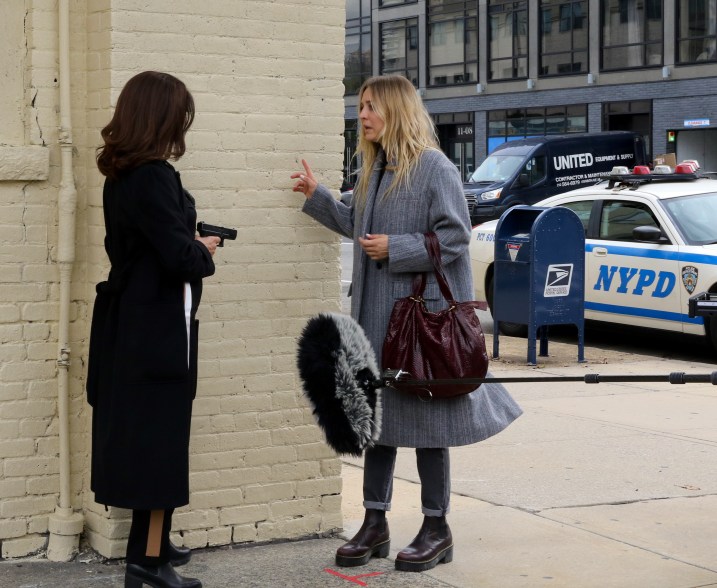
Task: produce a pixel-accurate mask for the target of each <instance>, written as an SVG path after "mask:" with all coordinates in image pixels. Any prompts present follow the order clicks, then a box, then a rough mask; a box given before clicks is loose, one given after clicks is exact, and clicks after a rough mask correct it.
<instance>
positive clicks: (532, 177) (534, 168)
mask: <svg viewBox="0 0 717 588" xmlns="http://www.w3.org/2000/svg"><path fill="white" fill-rule="evenodd" d="M545 162H546V158H545V155H537V156H536V157H531V158H530V159H529V160H528V161H527V162H526V163H525V165H524V166H523V169H522V170H521V171H520V173H521V174H525V175H526V176H527V180H528V183H527V184H524V185H525V186H534V185H535V184H537V183H538V182H540V181H541V180H544V179H545V168H546V165H545Z"/></svg>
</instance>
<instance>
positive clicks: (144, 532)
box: [87, 71, 219, 588]
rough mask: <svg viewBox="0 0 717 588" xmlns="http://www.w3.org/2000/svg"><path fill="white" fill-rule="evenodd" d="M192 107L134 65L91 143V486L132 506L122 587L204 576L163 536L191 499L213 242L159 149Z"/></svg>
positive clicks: (177, 139) (164, 80)
mask: <svg viewBox="0 0 717 588" xmlns="http://www.w3.org/2000/svg"><path fill="white" fill-rule="evenodd" d="M193 119H194V101H193V99H192V96H191V94H190V93H189V92H188V91H187V88H186V86H185V85H184V84H183V83H182V82H181V81H180V80H178V79H177V78H175V77H173V76H171V75H169V74H165V73H159V72H151V71H148V72H143V73H140V74H138V75H136V76H134V77H133V78H132V79H130V80H129V81H128V82H127V84H126V85H125V87H124V89H123V90H122V92H121V93H120V96H119V98H118V100H117V107H116V109H115V114H114V116H113V118H112V120H111V122H110V123H109V124H108V125H107V126H106V127H105V128H104V129H103V130H102V138H103V139H104V145H103V146H102V147H100V149H99V150H98V157H97V165H98V167H99V170H100V172H102V174H103V175H104V176H106V179H105V185H104V192H103V207H104V218H105V228H106V236H105V249H106V251H107V255H108V256H109V259H110V263H111V269H110V273H109V277H108V279H107V281H105V282H101V283H100V284H98V285H97V298H96V300H95V306H94V310H93V317H92V331H91V335H90V354H89V367H88V377H87V393H88V401H89V403H90V405H91V406H92V408H93V413H92V490H93V491H94V493H95V500H96V501H97V502H98V503H100V504H105V505H111V506H117V507H121V508H127V509H132V527H131V529H130V534H129V539H128V542H127V570H126V575H125V587H126V588H135V587H136V588H140V587H141V586H142V583H146V584H149V585H150V586H154V587H160V588H165V587H168V588H174V587H179V586H182V587H184V588H200V587H201V585H202V584H201V582H200V581H199V580H195V579H193V578H183V577H182V576H179V575H178V574H177V573H176V572H175V571H174V568H173V565H172V564H174V565H175V566H176V565H181V564H183V563H186V562H187V561H189V557H190V552H189V550H188V549H181V548H178V547H175V546H174V545H172V544H171V543H170V541H169V531H170V529H171V526H172V513H173V512H174V509H175V508H177V507H180V506H183V505H185V504H187V503H188V502H189V428H190V420H191V414H192V401H193V399H194V396H195V393H196V387H197V341H198V322H197V321H196V319H195V314H196V312H197V307H198V306H199V301H200V299H201V295H202V278H204V277H206V276H211V275H212V274H213V273H214V262H213V260H212V256H213V255H214V252H215V251H216V247H217V244H218V243H219V238H218V237H197V236H195V226H196V221H197V213H196V210H195V207H194V199H193V198H192V196H191V195H190V194H189V193H188V192H187V191H185V190H184V189H183V188H182V183H181V181H180V178H179V173H178V172H176V171H175V170H174V168H173V167H172V166H171V164H170V163H169V162H168V161H167V160H168V159H170V158H171V159H175V160H176V159H179V158H180V157H181V156H182V155H183V154H184V152H185V142H184V137H185V134H186V132H187V131H188V129H189V127H190V126H191V124H192V121H193Z"/></svg>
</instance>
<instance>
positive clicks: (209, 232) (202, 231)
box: [197, 221, 237, 247]
mask: <svg viewBox="0 0 717 588" xmlns="http://www.w3.org/2000/svg"><path fill="white" fill-rule="evenodd" d="M197 231H198V232H199V236H200V237H219V239H220V240H219V245H218V247H224V239H230V240H232V241H233V240H234V239H236V238H237V230H236V229H227V228H226V227H217V226H215V225H208V224H207V223H205V222H204V221H201V222H198V223H197Z"/></svg>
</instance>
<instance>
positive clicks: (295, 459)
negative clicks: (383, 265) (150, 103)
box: [0, 0, 345, 557]
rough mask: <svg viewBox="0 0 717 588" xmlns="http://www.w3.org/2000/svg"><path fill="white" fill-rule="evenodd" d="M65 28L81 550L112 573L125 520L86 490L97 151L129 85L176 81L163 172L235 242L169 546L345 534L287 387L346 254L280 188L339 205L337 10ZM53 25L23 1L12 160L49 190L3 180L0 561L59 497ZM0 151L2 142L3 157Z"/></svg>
mask: <svg viewBox="0 0 717 588" xmlns="http://www.w3.org/2000/svg"><path fill="white" fill-rule="evenodd" d="M3 5H4V6H3V7H2V8H1V9H0V11H5V10H8V7H7V6H6V5H5V3H3ZM71 9H72V18H71V27H72V39H71V49H72V68H73V75H72V84H73V111H72V117H73V127H74V128H73V139H74V145H75V157H74V166H75V168H74V175H75V181H76V183H77V189H78V209H77V240H76V243H77V260H76V263H75V266H74V273H73V288H72V312H71V320H72V323H71V339H72V341H71V343H72V365H71V370H70V374H71V406H70V415H71V423H70V424H71V431H72V436H71V450H72V501H73V507H74V509H75V510H76V511H78V512H82V513H83V514H84V516H85V531H84V538H85V539H86V540H87V541H88V542H89V544H90V545H91V546H92V547H94V548H95V549H97V550H98V551H99V552H100V553H102V554H103V555H106V556H122V555H123V553H124V539H125V537H126V534H127V531H128V514H129V513H127V512H126V511H123V510H121V509H113V508H111V509H109V510H108V511H106V510H105V509H104V507H103V506H101V505H97V504H95V503H94V502H93V496H92V493H91V492H90V490H89V472H88V463H89V462H88V459H89V423H90V418H91V411H90V409H89V407H88V406H87V405H86V403H85V399H84V378H85V370H86V354H87V336H88V331H89V314H90V313H91V304H92V300H93V295H94V284H95V283H96V282H98V281H100V280H102V279H104V277H105V275H106V272H107V269H108V265H107V259H106V256H105V254H104V250H103V247H102V239H103V237H104V226H103V220H102V209H101V186H102V177H101V176H100V175H99V173H98V172H97V170H96V168H95V166H94V153H95V147H96V146H97V145H98V144H99V142H100V137H99V130H100V129H101V128H102V126H104V124H106V123H107V122H108V121H109V119H110V117H111V114H112V107H113V105H114V103H115V101H116V97H117V95H118V94H119V91H120V89H121V88H122V86H123V84H124V82H125V81H126V80H127V79H128V78H129V77H131V76H132V75H134V74H135V73H137V72H139V71H142V70H145V69H157V70H163V71H168V72H170V73H173V74H174V75H177V76H178V77H180V78H181V79H182V80H184V81H185V82H186V83H187V85H188V87H189V88H190V90H191V91H192V93H193V94H194V97H195V101H196V106H197V116H196V119H195V123H194V126H193V128H192V130H191V131H190V133H189V135H188V152H187V155H186V156H185V157H184V158H183V159H182V160H181V161H180V162H178V163H177V164H176V167H177V168H178V169H179V171H180V172H181V174H182V180H183V183H184V185H185V187H186V188H187V189H188V190H189V191H190V192H192V194H193V195H194V196H195V198H196V200H197V207H198V210H199V216H200V219H201V220H205V221H208V222H210V223H214V224H223V225H227V226H232V227H236V228H237V229H238V231H239V235H238V238H237V240H236V241H234V242H227V244H226V247H225V248H224V249H222V250H220V251H219V253H218V254H217V256H216V262H217V272H216V274H215V276H213V277H211V278H209V279H207V280H206V281H205V291H204V297H203V302H202V307H201V308H200V311H199V317H198V318H199V319H200V322H201V326H200V366H199V369H200V382H199V389H198V394H197V399H196V401H195V405H194V418H193V423H192V440H191V448H190V451H191V458H190V467H191V480H190V488H191V502H190V504H189V505H188V507H185V508H183V509H180V510H179V511H177V513H176V516H175V528H174V540H175V541H177V542H178V543H180V544H184V545H188V546H191V547H203V546H208V545H222V544H228V543H231V542H256V541H271V540H274V539H285V538H294V537H301V536H310V535H315V534H321V533H327V532H331V531H333V530H335V529H337V528H339V527H340V526H341V510H340V491H341V478H340V462H339V461H338V460H337V459H336V457H335V455H334V454H333V453H332V452H331V451H330V450H329V449H328V448H327V447H326V445H325V444H324V443H323V440H322V436H321V433H320V431H319V429H318V428H317V427H316V425H315V423H314V419H313V416H312V414H311V411H310V409H309V408H308V405H307V403H306V401H305V400H304V398H303V396H302V394H301V391H300V383H299V381H298V378H297V375H296V372H295V345H296V337H297V336H298V334H299V332H300V330H301V328H303V326H304V324H305V322H306V320H307V318H308V317H309V316H311V315H312V314H314V313H316V312H318V311H325V310H338V309H339V307H340V304H339V299H340V282H339V277H340V267H339V242H338V239H337V238H336V237H334V236H333V235H332V234H330V233H329V232H328V231H326V230H324V229H321V228H319V227H317V226H316V224H315V223H314V222H313V221H311V220H310V219H308V217H306V216H305V215H302V213H301V212H300V206H301V203H302V200H303V196H301V195H297V194H294V193H293V192H291V190H290V186H291V181H290V180H289V174H290V173H291V172H292V171H294V170H297V169H299V166H300V164H299V161H300V159H301V158H302V157H306V158H307V159H308V160H309V161H310V162H311V163H312V166H313V167H314V170H315V173H316V174H317V176H318V177H320V178H321V179H322V180H323V181H325V182H326V183H327V184H329V185H333V186H339V185H340V180H341V165H342V151H343V138H342V135H341V134H342V132H343V100H342V96H343V85H342V78H343V47H344V20H345V13H344V2H343V0H295V1H293V2H291V1H267V0H256V1H252V0H242V1H241V2H237V1H235V0H202V1H201V2H199V1H196V0H175V1H173V2H171V3H169V2H162V1H160V0H93V1H92V2H88V1H87V0H72V1H71ZM23 10H24V8H23ZM56 11H57V2H56V1H55V0H35V1H34V2H32V3H31V8H30V9H28V12H27V13H26V15H25V16H24V17H23V20H24V22H25V42H26V44H27V52H26V57H25V63H24V64H23V76H24V77H23V80H22V81H21V83H22V85H23V86H22V87H23V91H22V96H23V103H22V104H21V105H20V111H21V112H22V113H23V116H24V117H25V118H24V120H23V129H24V133H25V137H24V140H23V141H22V143H23V145H14V146H13V149H14V151H13V152H17V153H20V151H18V149H24V150H25V151H22V153H23V154H24V157H25V158H26V159H27V158H28V157H37V156H36V155H33V154H34V153H36V151H31V152H28V151H27V149H28V147H33V148H35V149H36V150H37V149H40V153H44V152H47V153H49V164H47V166H46V167H47V177H46V178H42V175H41V174H40V175H39V176H37V177H36V178H33V179H30V180H22V181H10V180H8V179H7V177H9V176H7V177H6V178H3V176H2V170H0V219H2V220H1V221H0V230H1V231H2V232H1V233H0V267H1V268H2V269H1V271H0V342H1V343H2V345H0V548H1V553H2V556H3V557H18V556H22V555H27V554H29V553H33V552H38V551H40V552H41V551H42V550H43V549H44V548H45V546H46V540H47V524H48V523H47V521H48V516H49V515H50V514H51V513H52V512H53V510H54V509H55V506H56V503H57V496H58V487H59V480H58V464H57V454H58V451H59V449H58V445H59V444H58V422H57V406H56V395H57V383H56V374H57V365H56V360H57V320H58V272H57V268H56V266H55V263H54V262H55V259H54V249H55V248H56V241H57V205H56V202H57V192H58V188H59V182H60V177H59V147H58V132H57V127H58V119H57V108H58V104H59V97H58V93H57V79H58V69H57V68H58V65H57V15H56ZM0 18H2V16H0ZM3 59H4V58H2V57H0V68H3V67H5V69H8V67H7V66H8V62H3V61H2V60H3ZM4 91H5V90H4V89H3V88H0V93H3V92H4ZM18 142H19V141H17V140H16V141H15V143H18ZM6 143H7V141H4V140H3V138H2V137H1V136H0V148H2V147H3V146H4V145H5V144H6ZM43 146H44V151H43V150H42V147H43ZM28 153H30V155H28ZM36 175H37V174H36Z"/></svg>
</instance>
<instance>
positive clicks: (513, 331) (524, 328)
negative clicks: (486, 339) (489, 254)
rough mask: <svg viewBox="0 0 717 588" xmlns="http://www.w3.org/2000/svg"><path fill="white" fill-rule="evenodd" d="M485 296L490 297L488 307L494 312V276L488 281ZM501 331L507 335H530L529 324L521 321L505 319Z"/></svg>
mask: <svg viewBox="0 0 717 588" xmlns="http://www.w3.org/2000/svg"><path fill="white" fill-rule="evenodd" d="M485 297H486V298H487V299H488V307H489V308H490V309H491V314H493V310H492V309H493V276H491V277H490V280H489V281H488V287H487V288H486V291H485ZM499 328H500V333H501V335H505V336H506V337H527V336H528V325H521V324H520V323H507V322H505V321H501V322H500V327H499Z"/></svg>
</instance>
